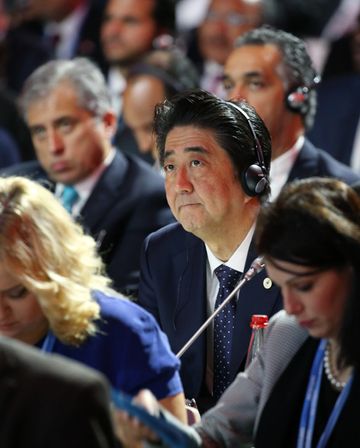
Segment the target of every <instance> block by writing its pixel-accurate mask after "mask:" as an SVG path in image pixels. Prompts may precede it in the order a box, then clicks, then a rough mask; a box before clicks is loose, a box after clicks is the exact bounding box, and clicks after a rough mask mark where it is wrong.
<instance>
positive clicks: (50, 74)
mask: <svg viewBox="0 0 360 448" xmlns="http://www.w3.org/2000/svg"><path fill="white" fill-rule="evenodd" d="M21 105H22V109H23V112H24V116H25V119H26V122H27V124H28V126H29V128H30V132H31V135H32V140H33V144H34V147H35V151H36V155H37V158H38V162H29V163H27V164H21V165H18V166H15V167H11V168H10V169H9V170H7V171H6V174H7V175H13V174H15V175H26V176H29V177H31V178H33V179H39V180H40V179H44V178H45V179H46V180H47V181H48V182H47V185H49V187H50V188H51V189H53V190H54V191H55V194H56V195H57V196H59V197H62V200H63V202H64V205H65V204H66V206H67V208H68V210H71V212H72V214H73V215H74V216H75V217H76V219H77V221H79V222H80V223H81V224H82V225H83V227H84V229H85V230H86V231H87V232H89V233H90V234H91V235H92V236H93V237H94V238H95V239H96V240H97V242H98V251H99V253H100V254H101V256H102V258H103V261H104V263H105V266H106V270H107V273H108V275H109V276H110V278H111V279H112V281H113V285H114V288H115V289H117V290H119V291H121V292H126V293H130V292H134V294H136V291H137V286H138V281H139V258H140V249H141V245H142V243H143V240H144V238H145V237H146V236H147V235H148V234H149V233H151V232H152V231H154V230H156V229H158V228H160V227H162V226H164V225H165V224H168V223H169V222H172V221H173V217H172V215H171V212H170V210H169V208H168V207H167V204H166V199H165V194H164V181H163V179H162V178H161V176H160V175H159V174H158V173H155V172H154V170H152V169H151V168H150V167H149V166H148V165H147V164H144V163H141V162H140V161H139V160H138V159H136V158H134V157H131V156H126V155H124V154H122V153H121V152H120V151H117V150H116V148H115V147H114V146H113V145H112V142H111V140H112V137H113V135H114V133H115V130H116V121H117V120H116V115H115V113H114V111H113V109H112V106H111V101H110V95H109V92H108V89H107V87H106V84H105V79H104V77H103V75H102V74H101V72H100V70H99V69H98V68H97V67H96V66H95V65H94V64H93V63H91V62H90V61H88V60H86V59H84V58H76V59H73V60H71V61H64V60H60V61H52V62H48V63H47V64H45V65H43V66H41V67H40V68H38V69H37V70H36V71H35V72H34V73H32V75H31V76H30V78H28V79H27V81H26V83H25V86H24V90H23V92H22V96H21ZM69 192H70V194H71V195H72V196H71V197H70V198H69V196H67V193H69ZM70 199H71V200H70Z"/></svg>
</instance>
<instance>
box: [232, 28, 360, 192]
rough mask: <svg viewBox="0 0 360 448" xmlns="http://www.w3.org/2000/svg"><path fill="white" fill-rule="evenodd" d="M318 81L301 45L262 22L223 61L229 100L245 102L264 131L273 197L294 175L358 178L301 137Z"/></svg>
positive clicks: (308, 123)
mask: <svg viewBox="0 0 360 448" xmlns="http://www.w3.org/2000/svg"><path fill="white" fill-rule="evenodd" d="M319 81H320V79H319V77H318V75H317V73H316V71H315V69H314V67H313V64H312V61H311V59H310V56H309V54H308V52H307V50H306V47H305V43H304V42H303V41H302V40H301V39H299V38H297V37H296V36H294V35H292V34H290V33H286V32H284V31H282V30H277V29H274V28H270V27H267V26H263V27H260V28H257V29H255V30H252V31H249V32H248V33H246V34H244V35H243V36H240V37H239V39H237V40H236V42H235V49H234V50H233V51H232V53H231V54H230V56H229V57H228V59H227V61H226V64H225V69H224V87H225V89H226V91H227V96H228V98H229V99H243V100H246V101H247V102H248V103H249V104H251V105H252V106H253V107H254V108H255V109H256V111H257V112H258V114H259V115H260V117H261V118H262V119H263V120H264V122H265V124H266V127H267V128H268V129H269V132H270V135H271V141H272V163H271V169H270V181H271V192H272V193H271V197H272V198H275V197H276V196H277V194H278V193H279V192H280V190H281V188H282V187H283V186H284V184H285V183H287V182H290V181H292V180H294V179H301V178H305V177H313V176H324V177H336V178H338V179H341V180H343V181H345V182H346V183H348V184H351V183H353V182H354V181H355V180H356V179H358V176H357V175H356V174H355V173H354V172H353V171H352V170H351V169H350V168H348V167H347V166H345V165H343V164H341V163H339V162H338V161H336V160H335V159H334V158H333V157H331V156H330V155H329V154H327V153H326V152H325V151H322V150H321V149H318V148H315V147H314V146H313V145H312V143H311V142H310V141H309V140H308V139H307V138H306V137H305V132H306V131H307V130H309V129H310V128H311V126H312V124H313V121H314V116H315V112H316V105H317V102H316V90H315V88H316V86H317V84H318V83H319ZM324 149H325V150H326V148H324Z"/></svg>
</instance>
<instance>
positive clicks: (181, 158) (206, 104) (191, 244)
mask: <svg viewBox="0 0 360 448" xmlns="http://www.w3.org/2000/svg"><path fill="white" fill-rule="evenodd" d="M155 132H156V134H157V144H158V149H159V158H160V163H161V165H162V166H163V168H164V171H165V188H166V194H167V199H168V203H169V205H170V208H171V210H172V212H173V214H174V215H175V217H176V219H177V220H178V223H177V224H172V225H170V226H167V227H165V228H163V229H161V230H159V231H158V232H155V233H154V234H152V235H151V236H150V237H148V238H147V240H146V243H145V246H144V252H143V254H142V262H141V282H140V290H139V302H140V304H141V305H142V306H144V307H145V308H146V309H147V310H148V311H150V312H151V313H152V314H153V315H154V316H155V317H156V318H157V320H158V321H159V323H160V325H161V327H162V329H163V330H164V331H165V333H166V334H167V336H168V338H169V341H170V345H171V348H172V350H173V351H174V352H175V353H177V352H178V351H179V350H180V349H181V348H182V347H183V346H184V344H185V343H186V342H187V341H188V340H189V339H190V337H191V336H192V335H193V334H194V333H195V331H196V330H197V329H198V328H199V327H200V326H201V325H202V324H203V323H204V321H205V320H206V318H207V316H208V315H209V314H210V313H212V312H213V310H214V308H216V307H218V306H219V303H217V300H216V299H217V297H218V290H219V289H220V288H221V286H220V287H219V281H218V279H217V268H218V267H223V265H225V266H226V267H228V268H231V269H232V270H233V271H235V272H244V271H246V270H247V269H248V268H249V266H250V264H251V262H252V261H253V259H254V258H255V256H256V255H255V253H254V250H253V248H252V246H251V239H252V235H253V231H254V227H255V220H256V216H257V213H258V211H259V208H260V203H261V202H262V201H263V200H265V199H266V198H267V196H268V194H269V183H268V177H267V173H268V168H269V161H270V157H271V146H270V138H269V134H268V131H267V129H266V128H265V126H264V124H263V122H262V121H261V119H260V118H259V117H258V115H257V114H256V113H255V111H254V109H252V108H251V107H249V106H248V105H246V104H240V105H234V104H232V103H228V102H226V101H223V100H221V99H219V98H217V97H214V96H212V95H211V94H209V93H206V92H202V91H193V92H190V93H183V94H180V95H177V96H175V97H173V98H172V99H171V100H170V101H168V102H166V103H164V104H163V105H162V106H161V107H158V108H157V110H156V114H155ZM233 271H231V272H233ZM227 292H229V291H227ZM229 306H230V307H232V309H230V308H229V309H228V310H226V313H227V312H229V313H231V319H233V328H232V329H229V331H230V336H229V338H228V339H227V343H229V344H230V345H231V349H230V353H229V355H230V359H228V362H229V364H228V365H227V367H226V369H225V371H224V372H223V373H224V375H227V378H228V382H231V381H232V380H233V379H234V378H235V375H236V373H237V372H238V371H239V369H240V368H241V367H242V366H243V364H244V361H245V357H246V352H247V348H248V344H249V339H250V331H251V330H250V326H249V325H250V320H251V316H252V314H267V315H269V316H270V315H272V314H274V313H275V312H276V311H278V310H279V309H280V308H281V307H282V301H281V296H280V293H279V290H278V289H277V288H276V287H275V286H273V285H272V283H271V281H270V279H268V278H266V274H265V273H261V274H259V275H258V276H256V277H255V279H254V280H253V281H251V282H250V283H248V284H247V285H246V286H244V288H243V289H242V290H241V291H240V293H239V296H238V298H237V300H236V301H234V302H233V304H230V305H227V307H229ZM221 325H222V324H220V326H221ZM215 327H216V325H215ZM208 330H209V331H208V332H207V334H205V333H203V334H202V335H201V336H200V337H199V338H198V339H197V340H196V342H195V343H194V344H193V345H192V346H191V347H190V348H189V349H188V350H187V351H186V352H185V353H184V355H183V356H182V358H181V360H182V367H181V379H182V381H183V385H184V390H185V394H186V396H187V397H188V398H193V397H194V398H196V400H197V402H198V405H199V408H200V410H201V411H202V410H204V409H206V408H208V407H210V406H211V405H213V404H214V403H215V401H216V399H217V398H218V396H216V394H215V393H214V390H215V388H217V384H216V383H217V381H216V378H217V370H219V366H218V365H217V363H216V362H215V360H216V359H217V356H218V346H217V344H216V343H215V340H216V338H217V335H216V333H217V330H216V328H215V329H214V330H213V329H212V328H209V329H208Z"/></svg>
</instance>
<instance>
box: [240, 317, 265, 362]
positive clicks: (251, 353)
mask: <svg viewBox="0 0 360 448" xmlns="http://www.w3.org/2000/svg"><path fill="white" fill-rule="evenodd" d="M268 322H269V318H268V316H267V315H266V314H253V315H252V317H251V322H250V327H251V328H252V331H251V338H250V342H249V348H248V352H247V356H246V363H245V369H246V368H247V367H248V365H249V364H250V363H251V361H252V360H253V359H254V358H255V356H256V354H257V352H258V351H259V349H260V347H261V346H262V344H263V342H264V330H265V328H266V327H267V324H268Z"/></svg>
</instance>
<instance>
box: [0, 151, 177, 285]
mask: <svg viewBox="0 0 360 448" xmlns="http://www.w3.org/2000/svg"><path fill="white" fill-rule="evenodd" d="M4 173H5V174H6V175H14V174H19V175H23V176H26V177H30V178H32V179H34V180H38V181H42V182H44V181H45V182H46V184H45V185H48V186H49V188H54V185H53V184H52V183H51V181H50V180H49V179H48V178H47V176H46V174H45V172H44V171H43V170H42V168H41V167H40V165H39V163H38V162H28V163H26V164H20V165H17V166H14V167H10V168H9V169H7V170H4ZM77 219H78V221H79V222H80V223H81V224H82V225H83V227H84V229H85V230H86V231H88V232H89V233H90V234H91V235H93V236H94V238H95V239H97V240H98V248H99V252H100V254H101V255H102V258H103V260H104V262H105V264H106V267H107V272H108V274H109V276H110V278H111V279H112V280H113V282H114V287H115V289H117V290H119V291H121V292H123V293H125V294H126V293H133V294H136V293H137V287H138V282H139V266H140V251H141V246H142V244H143V241H144V239H145V237H146V236H147V235H148V234H149V233H151V232H153V231H155V230H157V229H159V228H160V227H163V226H165V225H166V224H169V223H170V222H172V221H173V220H174V219H173V216H172V214H171V212H170V209H169V207H168V205H167V202H166V198H165V193H164V180H163V178H162V177H161V176H160V175H159V174H157V173H156V172H155V171H154V170H153V169H152V168H151V167H150V166H149V165H148V164H147V163H145V162H142V161H141V160H139V159H137V158H136V157H131V156H127V155H123V154H121V153H120V152H119V151H117V152H116V155H115V158H114V160H113V162H112V163H111V164H110V165H109V166H108V167H107V168H106V170H105V171H104V173H103V174H102V176H101V177H100V179H99V181H98V183H97V184H96V186H95V188H94V190H93V191H92V193H91V195H90V197H89V199H88V200H87V202H86V203H85V205H84V207H83V208H82V210H81V211H80V216H79V217H78V218H77Z"/></svg>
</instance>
